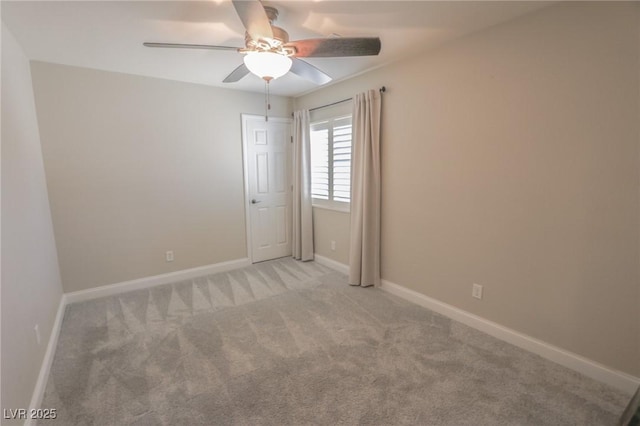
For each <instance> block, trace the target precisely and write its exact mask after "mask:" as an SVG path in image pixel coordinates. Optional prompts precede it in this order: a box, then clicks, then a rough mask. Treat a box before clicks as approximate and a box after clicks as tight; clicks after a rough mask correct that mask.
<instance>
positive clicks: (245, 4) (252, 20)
mask: <svg viewBox="0 0 640 426" xmlns="http://www.w3.org/2000/svg"><path fill="white" fill-rule="evenodd" d="M233 7H235V8H236V12H237V13H238V16H239V17H240V20H241V21H242V24H243V25H244V27H245V28H246V29H247V32H248V33H249V35H250V36H251V38H252V39H254V40H260V39H261V38H273V30H272V29H271V23H270V22H269V17H268V16H267V12H265V11H264V6H262V3H261V2H260V1H259V0H233Z"/></svg>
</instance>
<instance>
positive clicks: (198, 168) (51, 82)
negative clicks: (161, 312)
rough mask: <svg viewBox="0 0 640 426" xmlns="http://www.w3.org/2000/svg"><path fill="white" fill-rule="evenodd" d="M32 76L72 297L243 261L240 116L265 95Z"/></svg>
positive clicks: (75, 73)
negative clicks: (168, 258) (170, 255)
mask: <svg viewBox="0 0 640 426" xmlns="http://www.w3.org/2000/svg"><path fill="white" fill-rule="evenodd" d="M32 69H33V84H34V91H35V97H36V106H37V109H38V120H39V124H40V132H41V135H42V149H43V154H44V162H45V169H46V174H47V182H48V187H49V195H50V199H51V210H52V214H53V223H54V229H55V235H56V241H57V244H58V255H59V259H60V269H61V274H62V282H63V285H64V290H65V292H71V291H76V290H82V289H88V288H92V287H96V286H100V285H105V284H112V283H117V282H122V281H126V280H131V279H135V278H140V277H147V276H152V275H158V274H162V273H166V272H170V271H176V270H182V269H187V268H193V267H197V266H203V265H209V264H214V263H218V262H223V261H228V260H233V259H239V258H245V257H247V252H246V236H245V220H244V218H245V215H244V196H243V174H242V141H241V118H240V114H241V113H252V114H262V113H263V110H262V108H263V105H264V98H263V96H262V95H261V94H257V93H248V92H239V91H232V90H226V89H219V88H213V87H207V86H201V85H196V84H187V83H180V82H173V81H168V80H160V79H153V78H147V77H139V76H132V75H126V74H118V73H111V72H105V71H96V70H90V69H83V68H75V67H69V66H62V65H54V64H49V63H42V62H33V63H32ZM271 103H272V107H273V110H272V115H273V116H285V117H286V116H288V115H289V114H290V112H291V108H290V106H289V103H290V101H289V100H288V99H286V98H278V97H273V98H272V101H271ZM167 250H173V251H174V253H175V261H174V262H171V263H167V262H165V252H166V251H167Z"/></svg>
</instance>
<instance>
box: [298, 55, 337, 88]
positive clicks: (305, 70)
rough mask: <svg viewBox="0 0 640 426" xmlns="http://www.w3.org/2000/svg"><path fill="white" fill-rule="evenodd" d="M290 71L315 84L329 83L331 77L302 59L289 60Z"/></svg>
mask: <svg viewBox="0 0 640 426" xmlns="http://www.w3.org/2000/svg"><path fill="white" fill-rule="evenodd" d="M290 71H291V72H292V73H294V74H296V75H299V76H300V77H302V78H305V79H307V80H309V81H312V82H314V83H316V84H325V83H328V82H330V81H331V77H329V76H328V75H327V74H325V73H324V72H322V71H320V70H319V69H318V68H316V67H314V66H313V65H311V64H310V63H309V62H305V61H303V60H302V59H297V58H291V70H290Z"/></svg>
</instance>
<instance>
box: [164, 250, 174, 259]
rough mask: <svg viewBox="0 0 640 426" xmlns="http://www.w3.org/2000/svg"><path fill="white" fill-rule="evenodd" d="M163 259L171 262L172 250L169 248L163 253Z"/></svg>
mask: <svg viewBox="0 0 640 426" xmlns="http://www.w3.org/2000/svg"><path fill="white" fill-rule="evenodd" d="M165 259H166V261H167V262H173V250H169V251H168V252H166V253H165Z"/></svg>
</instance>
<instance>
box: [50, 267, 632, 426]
mask: <svg viewBox="0 0 640 426" xmlns="http://www.w3.org/2000/svg"><path fill="white" fill-rule="evenodd" d="M628 399H629V396H628V395H624V394H622V393H620V392H618V391H615V390H614V389H611V388H609V387H607V386H604V385H602V384H599V383H597V382H595V381H593V380H591V379H588V378H586V377H583V376H580V375H578V374H576V373H574V372H572V371H570V370H568V369H565V368H563V367H560V366H558V365H556V364H553V363H551V362H548V361H546V360H543V359H542V358H540V357H538V356H536V355H533V354H530V353H528V352H525V351H523V350H520V349H518V348H516V347H513V346H511V345H508V344H506V343H503V342H501V341H498V340H496V339H494V338H492V337H489V336H487V335H484V334H482V333H480V332H477V331H475V330H473V329H470V328H468V327H466V326H464V325H461V324H459V323H456V322H453V321H451V320H449V319H447V318H445V317H443V316H441V315H438V314H436V313H433V312H430V311H428V310H426V309H424V308H421V307H419V306H416V305H413V304H411V303H408V302H406V301H403V300H401V299H398V298H396V297H394V296H391V295H389V294H387V293H385V292H383V291H381V290H378V289H374V288H360V287H350V286H349V285H347V283H346V277H345V276H344V275H342V274H340V273H337V272H334V271H332V270H330V269H328V268H325V267H323V266H320V265H318V264H315V263H300V262H296V261H294V260H292V259H281V260H276V261H271V262H265V263H262V264H256V265H253V266H251V267H248V268H245V269H243V270H237V271H233V272H229V273H221V274H217V275H212V276H208V277H204V278H200V279H195V280H192V281H188V282H181V283H176V284H171V285H165V286H160V287H155V288H152V289H149V290H141V291H136V292H131V293H127V294H122V295H119V296H114V297H108V298H103V299H98V300H93V301H89V302H83V303H78V304H73V305H70V306H68V307H67V310H66V312H65V316H64V321H63V324H62V330H61V333H60V338H59V342H58V348H57V351H56V355H55V358H54V361H53V365H52V369H51V374H50V376H49V381H48V384H47V388H46V393H45V398H44V402H43V404H42V407H43V408H57V410H58V419H57V420H56V421H53V422H50V421H47V422H41V423H40V424H64V425H172V426H173V425H218V424H220V425H226V424H229V425H305V424H322V425H335V424H349V425H351V424H366V425H400V424H416V425H614V424H615V423H616V420H617V419H618V417H619V416H620V414H621V413H622V411H623V410H624V407H625V405H626V403H627V401H628Z"/></svg>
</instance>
